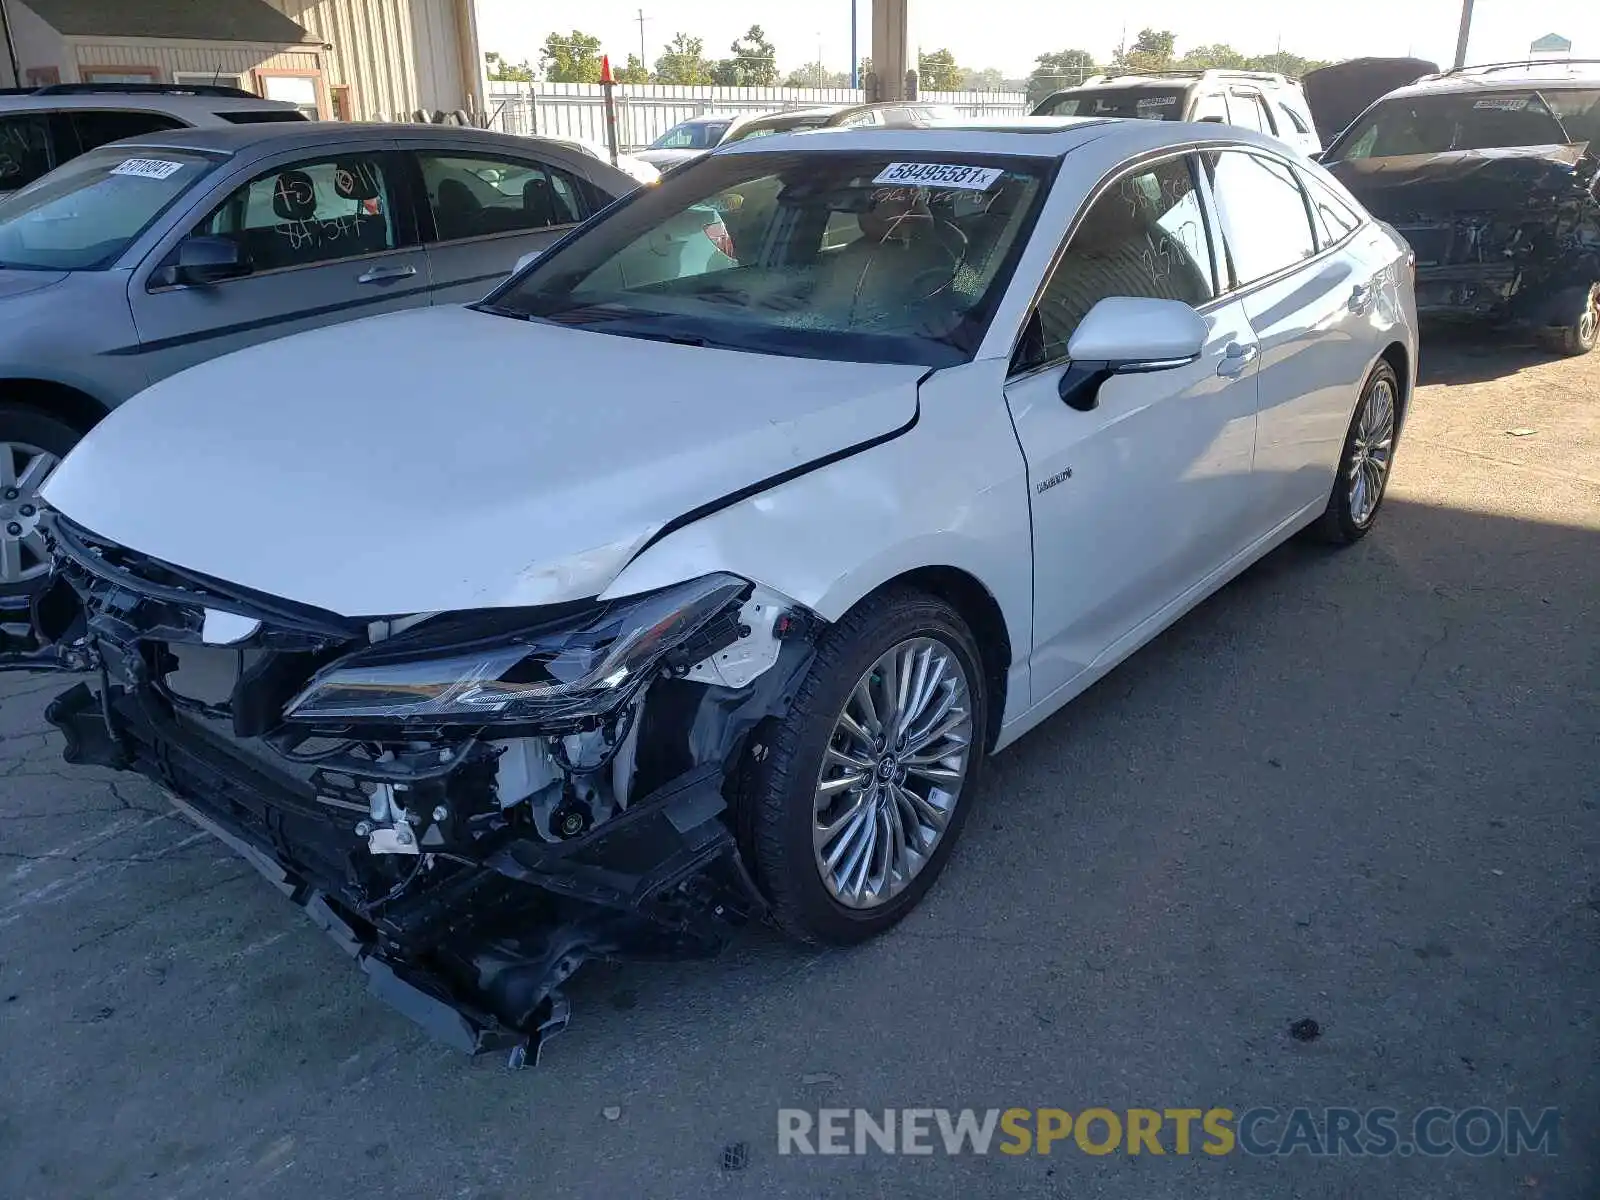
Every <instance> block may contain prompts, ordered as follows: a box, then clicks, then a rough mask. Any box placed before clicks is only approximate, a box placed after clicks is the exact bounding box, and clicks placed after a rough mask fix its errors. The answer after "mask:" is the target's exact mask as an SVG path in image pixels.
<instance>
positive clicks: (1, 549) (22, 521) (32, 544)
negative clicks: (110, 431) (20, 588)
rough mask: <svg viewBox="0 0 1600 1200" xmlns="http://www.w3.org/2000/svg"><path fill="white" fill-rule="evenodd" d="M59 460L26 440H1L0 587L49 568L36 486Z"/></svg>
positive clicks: (31, 576) (35, 577)
mask: <svg viewBox="0 0 1600 1200" xmlns="http://www.w3.org/2000/svg"><path fill="white" fill-rule="evenodd" d="M58 461H60V460H59V459H58V458H57V457H56V456H55V455H54V454H52V453H50V452H49V451H48V450H41V449H40V448H39V447H38V446H33V445H29V444H28V443H26V442H0V586H3V585H16V584H22V583H29V582H31V581H32V580H35V579H38V578H40V577H41V576H43V575H44V574H45V573H46V572H48V571H49V569H50V560H49V551H48V549H47V548H46V547H45V542H44V535H43V534H41V533H40V532H39V489H40V488H41V487H42V486H43V485H44V481H45V479H46V478H47V477H48V476H49V474H50V472H51V471H53V470H55V467H56V463H57V462H58Z"/></svg>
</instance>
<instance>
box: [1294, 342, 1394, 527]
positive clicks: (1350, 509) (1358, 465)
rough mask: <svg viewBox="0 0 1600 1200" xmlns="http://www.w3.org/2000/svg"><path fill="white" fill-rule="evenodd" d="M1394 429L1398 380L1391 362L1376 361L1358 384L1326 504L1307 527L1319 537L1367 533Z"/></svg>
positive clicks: (1384, 482) (1385, 482)
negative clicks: (1319, 514) (1352, 413)
mask: <svg viewBox="0 0 1600 1200" xmlns="http://www.w3.org/2000/svg"><path fill="white" fill-rule="evenodd" d="M1399 429H1400V381H1399V379H1398V378H1397V377H1396V375H1395V373H1394V368H1393V367H1391V366H1390V365H1389V364H1388V363H1386V362H1380V363H1379V364H1378V365H1377V366H1375V367H1373V368H1372V373H1371V374H1370V375H1368V376H1367V382H1366V385H1365V386H1364V387H1362V389H1361V399H1360V400H1359V401H1358V402H1357V403H1356V411H1355V415H1354V416H1352V417H1351V418H1350V429H1349V431H1348V432H1347V433H1346V434H1345V440H1344V453H1343V454H1341V455H1340V456H1339V471H1338V474H1337V475H1336V476H1335V477H1334V481H1333V491H1332V493H1331V494H1330V495H1329V496H1328V507H1327V508H1326V509H1325V510H1324V511H1323V514H1322V516H1321V518H1319V519H1318V521H1317V523H1316V525H1315V526H1313V529H1314V530H1315V531H1316V533H1317V534H1319V535H1320V536H1321V537H1322V538H1323V539H1324V540H1326V541H1329V542H1332V543H1334V544H1336V545H1349V544H1350V543H1351V542H1358V541H1360V540H1361V539H1362V538H1364V537H1366V536H1367V531H1368V530H1369V529H1371V528H1372V523H1373V522H1374V521H1375V520H1377V517H1378V509H1379V508H1380V507H1381V506H1382V504H1383V497H1384V493H1385V492H1386V491H1387V490H1388V487H1389V471H1390V468H1391V467H1393V465H1394V447H1395V438H1396V435H1397V434H1398V433H1399Z"/></svg>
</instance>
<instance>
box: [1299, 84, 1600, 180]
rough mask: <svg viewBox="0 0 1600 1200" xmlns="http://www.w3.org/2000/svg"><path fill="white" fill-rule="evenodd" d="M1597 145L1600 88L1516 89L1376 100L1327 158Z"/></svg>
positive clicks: (1598, 137) (1387, 156) (1382, 156)
mask: <svg viewBox="0 0 1600 1200" xmlns="http://www.w3.org/2000/svg"><path fill="white" fill-rule="evenodd" d="M1595 140H1600V89H1595V88H1538V89H1531V90H1530V89H1528V88H1516V89H1510V90H1507V91H1503V92H1500V91H1497V92H1486V91H1473V92H1457V93H1454V94H1451V95H1443V96H1441V95H1434V96H1403V97H1397V98H1396V99H1393V100H1382V101H1380V102H1379V103H1378V104H1377V105H1375V106H1374V107H1373V108H1371V109H1369V110H1368V111H1367V113H1366V115H1364V116H1363V117H1361V118H1360V119H1359V120H1357V121H1356V123H1355V124H1354V125H1352V126H1351V127H1350V129H1349V130H1348V131H1347V132H1346V133H1345V135H1344V136H1343V137H1341V138H1340V139H1339V141H1338V143H1337V144H1336V145H1335V146H1334V147H1333V148H1332V149H1331V150H1330V151H1329V152H1328V153H1327V155H1326V156H1325V159H1324V160H1325V161H1330V162H1331V161H1339V160H1343V159H1362V158H1391V157H1398V156H1401V155H1406V154H1445V153H1448V152H1450V151H1452V150H1494V149H1507V148H1511V147H1515V146H1551V145H1567V144H1570V143H1572V142H1588V141H1595Z"/></svg>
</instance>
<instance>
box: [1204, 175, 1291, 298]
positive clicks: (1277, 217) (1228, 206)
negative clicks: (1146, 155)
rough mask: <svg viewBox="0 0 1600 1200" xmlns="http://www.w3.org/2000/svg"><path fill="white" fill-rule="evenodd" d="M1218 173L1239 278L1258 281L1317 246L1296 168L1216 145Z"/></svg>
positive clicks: (1218, 189) (1219, 200)
mask: <svg viewBox="0 0 1600 1200" xmlns="http://www.w3.org/2000/svg"><path fill="white" fill-rule="evenodd" d="M1206 157H1207V158H1209V159H1210V160H1211V162H1212V168H1211V170H1212V179H1213V182H1214V186H1215V189H1216V194H1217V207H1218V208H1219V209H1220V210H1221V216H1222V228H1223V232H1224V234H1225V235H1226V237H1227V242H1228V253H1229V256H1230V257H1231V258H1232V260H1233V270H1234V276H1235V279H1236V281H1237V282H1238V283H1239V284H1240V285H1241V286H1243V285H1245V284H1248V283H1254V282H1255V281H1256V280H1258V279H1262V278H1265V277H1266V276H1268V275H1271V274H1274V273H1275V272H1277V271H1281V270H1283V269H1284V268H1285V267H1291V266H1293V265H1294V264H1295V263H1297V262H1301V261H1302V260H1304V259H1307V258H1310V257H1311V256H1312V255H1313V254H1315V253H1316V252H1317V245H1316V241H1315V239H1314V238H1313V237H1312V234H1311V220H1310V217H1309V215H1308V214H1307V212H1306V201H1305V195H1304V194H1303V193H1302V192H1301V190H1300V184H1299V183H1298V182H1297V181H1296V180H1295V176H1294V172H1293V171H1291V170H1290V169H1289V168H1288V167H1287V166H1285V165H1284V164H1283V163H1281V162H1278V161H1277V160H1275V159H1269V158H1263V157H1261V156H1259V155H1255V154H1246V153H1244V152H1243V151H1241V150H1224V151H1221V152H1220V153H1219V152H1215V151H1213V152H1212V153H1210V154H1208V155H1206Z"/></svg>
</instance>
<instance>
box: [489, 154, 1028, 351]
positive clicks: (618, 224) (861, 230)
mask: <svg viewBox="0 0 1600 1200" xmlns="http://www.w3.org/2000/svg"><path fill="white" fill-rule="evenodd" d="M913 160H914V161H913ZM1050 166H1051V164H1050V163H1049V162H1047V161H1045V160H1040V159H1029V158H1001V157H996V156H993V155H971V154H965V155H959V156H957V155H952V154H949V153H940V154H927V153H922V154H911V153H900V154H893V153H887V152H881V151H880V152H877V153H866V152H862V151H807V152H805V153H795V152H776V153H771V154H716V155H713V156H712V157H710V158H708V159H703V160H701V161H700V162H699V163H696V164H694V165H692V166H690V167H686V168H684V169H682V170H681V171H679V172H675V173H674V174H673V175H671V176H669V177H668V178H667V179H666V180H664V181H663V182H662V183H661V185H660V186H659V187H654V188H646V189H643V190H641V191H640V192H637V193H635V194H634V196H633V197H632V198H630V199H629V200H628V201H627V202H625V203H624V204H622V205H620V206H618V207H617V208H615V209H613V210H612V211H611V212H610V213H609V214H608V215H607V216H606V217H603V218H601V220H600V221H599V222H598V223H597V224H595V225H593V226H591V227H590V228H588V229H587V230H585V231H583V232H582V233H580V234H579V235H578V236H577V237H575V238H574V239H573V240H571V241H569V242H566V243H564V244H562V245H561V246H560V247H558V248H556V249H554V250H552V251H551V252H550V253H549V254H547V255H546V256H545V257H544V258H542V259H540V260H539V261H538V262H537V263H536V264H535V265H534V266H533V267H531V268H530V269H529V270H528V272H526V273H525V274H523V275H520V276H518V277H517V278H515V279H513V280H512V281H511V282H510V283H508V284H507V285H506V287H504V288H502V289H501V290H500V291H499V292H498V293H496V294H495V295H492V296H490V297H489V300H488V301H487V302H486V307H487V308H488V309H489V310H490V311H494V312H500V313H504V314H506V315H515V316H524V317H530V318H533V319H539V320H549V321H556V322H559V323H561V324H564V325H574V326H581V327H584V328H588V329H593V330H595V331H597V332H601V333H611V334H619V335H622V336H627V337H657V338H661V339H663V340H670V341H680V342H689V343H693V344H707V345H718V346H725V347H729V348H733V349H747V350H755V351H764V352H771V353H783V354H794V355H807V356H813V357H826V358H839V359H845V360H851V361H887V362H926V363H928V364H929V365H933V366H943V365H949V364H950V363H952V362H958V361H963V360H965V359H967V358H970V357H971V356H972V354H973V353H974V352H975V351H976V349H977V346H978V343H979V341H981V339H982V337H983V333H984V331H985V330H986V329H987V327H988V323H989V320H990V318H991V316H992V315H993V312H994V306H995V305H996V303H998V301H999V298H1000V296H1001V295H1002V294H1003V293H1004V291H1005V288H1006V285H1007V283H1009V281H1010V278H1011V273H1012V271H1013V270H1014V268H1015V264H1016V259H1017V257H1018V256H1019V255H1020V254H1021V252H1022V248H1023V246H1024V245H1025V243H1026V241H1027V239H1028V235H1029V232H1030V231H1031V229H1032V226H1033V222H1034V220H1035V217H1036V215H1037V211H1038V208H1039V203H1040V201H1041V200H1042V198H1043V195H1044V192H1045V190H1046V179H1047V174H1046V173H1047V171H1048V169H1049V167H1050Z"/></svg>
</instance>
